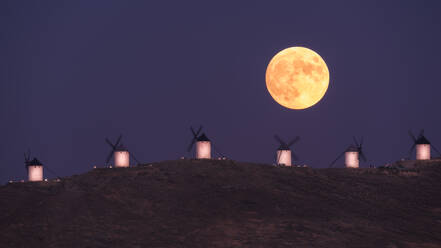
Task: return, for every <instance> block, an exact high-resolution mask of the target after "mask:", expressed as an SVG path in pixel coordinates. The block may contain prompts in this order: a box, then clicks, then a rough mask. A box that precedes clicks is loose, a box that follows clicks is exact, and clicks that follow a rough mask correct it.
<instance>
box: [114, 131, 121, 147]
mask: <svg viewBox="0 0 441 248" xmlns="http://www.w3.org/2000/svg"><path fill="white" fill-rule="evenodd" d="M121 139H122V134H120V135H119V137H118V139H117V140H116V143H115V147H118V145H119V142H120V141H121Z"/></svg>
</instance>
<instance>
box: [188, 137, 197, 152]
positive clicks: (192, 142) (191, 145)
mask: <svg viewBox="0 0 441 248" xmlns="http://www.w3.org/2000/svg"><path fill="white" fill-rule="evenodd" d="M194 143H196V137H195V138H193V139H192V140H191V143H190V145H188V147H187V152H190V151H191V148H193V145H194Z"/></svg>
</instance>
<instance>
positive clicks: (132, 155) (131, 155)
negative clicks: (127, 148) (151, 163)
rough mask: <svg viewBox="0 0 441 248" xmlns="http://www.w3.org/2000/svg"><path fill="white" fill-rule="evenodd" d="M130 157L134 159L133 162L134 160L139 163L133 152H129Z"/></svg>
mask: <svg viewBox="0 0 441 248" xmlns="http://www.w3.org/2000/svg"><path fill="white" fill-rule="evenodd" d="M130 157H132V158H133V160H135V162H136V163H137V164H141V163H140V162H139V160H138V159H136V157H135V155H134V154H133V153H130Z"/></svg>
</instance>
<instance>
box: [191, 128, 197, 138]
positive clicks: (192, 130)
mask: <svg viewBox="0 0 441 248" xmlns="http://www.w3.org/2000/svg"><path fill="white" fill-rule="evenodd" d="M190 131H191V133H192V134H193V136H194V137H196V136H197V134H196V132H195V131H194V129H193V127H190Z"/></svg>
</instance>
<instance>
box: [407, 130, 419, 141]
mask: <svg viewBox="0 0 441 248" xmlns="http://www.w3.org/2000/svg"><path fill="white" fill-rule="evenodd" d="M409 136H410V138H411V139H412V140H413V142H414V143H415V142H416V140H417V139H416V138H415V136H414V135H413V133H412V131H411V130H409Z"/></svg>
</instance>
